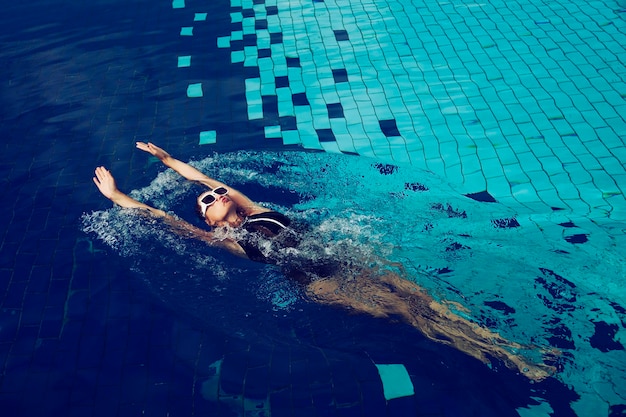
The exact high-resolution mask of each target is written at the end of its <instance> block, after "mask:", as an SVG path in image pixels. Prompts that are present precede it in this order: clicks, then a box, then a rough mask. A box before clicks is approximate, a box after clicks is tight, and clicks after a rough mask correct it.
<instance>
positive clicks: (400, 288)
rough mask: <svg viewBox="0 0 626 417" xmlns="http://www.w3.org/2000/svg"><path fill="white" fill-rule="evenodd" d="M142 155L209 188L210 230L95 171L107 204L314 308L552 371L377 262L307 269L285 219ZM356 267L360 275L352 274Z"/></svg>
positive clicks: (165, 156) (158, 152) (176, 165)
mask: <svg viewBox="0 0 626 417" xmlns="http://www.w3.org/2000/svg"><path fill="white" fill-rule="evenodd" d="M137 148H138V149H140V150H143V151H145V152H147V153H150V154H151V155H153V156H155V157H157V158H158V159H159V160H160V161H161V162H163V164H164V165H165V166H166V167H168V168H171V169H173V170H174V171H176V172H177V173H178V174H180V175H181V176H183V177H184V178H186V179H187V180H189V181H193V182H195V183H198V184H201V185H203V186H205V187H207V190H206V191H205V192H203V193H202V194H200V195H199V196H198V197H197V199H196V211H197V212H198V215H199V216H200V218H201V219H202V220H203V221H204V222H205V223H206V224H207V225H208V226H209V227H211V230H204V229H201V228H199V227H196V226H193V225H192V224H190V223H188V222H186V221H184V220H182V219H179V218H178V217H175V216H173V215H171V214H168V213H166V212H165V211H163V210H159V209H156V208H153V207H151V206H149V205H147V204H145V203H142V202H140V201H138V200H136V199H134V198H132V197H130V196H128V195H126V194H124V193H123V192H121V191H120V190H119V189H118V188H117V186H116V183H115V179H114V178H113V176H112V175H111V173H110V172H109V171H108V170H107V169H106V168H104V167H98V168H96V170H95V177H94V178H93V181H94V183H95V184H96V186H97V187H98V189H99V190H100V192H101V193H102V194H103V195H104V196H105V197H107V198H109V199H110V200H111V201H113V202H114V203H115V204H117V205H119V206H120V207H122V208H130V209H139V210H143V211H145V212H146V213H148V214H149V215H151V216H155V217H157V218H161V219H162V220H163V221H164V222H165V223H166V224H167V225H169V227H171V228H172V230H173V231H174V232H176V233H177V234H180V235H183V236H185V237H187V238H194V239H198V240H200V241H202V242H205V243H206V244H208V245H210V246H215V247H219V248H222V249H226V250H228V251H229V252H231V253H233V254H235V255H237V256H239V257H242V258H247V259H249V260H252V261H255V262H262V263H267V264H274V265H278V266H279V267H281V269H282V270H283V271H284V272H285V274H286V275H287V276H288V277H291V278H292V279H293V280H295V281H297V282H299V283H300V284H301V285H303V286H304V287H305V288H306V293H307V294H308V295H309V299H310V300H312V301H316V302H319V303H322V304H329V305H335V306H341V307H342V308H348V309H352V310H354V311H358V312H362V313H367V314H370V315H373V316H376V317H390V316H399V317H402V318H403V320H404V321H406V322H407V323H409V324H410V325H412V326H413V327H415V328H417V329H418V330H420V331H421V332H422V333H423V334H424V335H425V336H426V337H428V338H429V339H431V340H433V341H436V342H438V343H443V344H446V345H450V346H453V347H455V348H457V349H459V350H461V351H463V352H465V353H466V354H468V355H470V356H472V357H474V358H476V359H478V360H480V361H482V362H484V363H488V362H489V357H490V356H493V357H495V358H497V359H499V360H501V361H502V362H503V363H504V364H505V365H506V366H507V367H508V368H510V369H511V370H514V371H517V372H520V373H521V374H523V375H525V376H526V377H527V378H529V379H532V380H536V381H539V380H542V379H545V378H546V377H548V376H549V375H551V373H553V371H554V369H553V368H551V367H550V366H548V365H545V364H543V363H541V364H533V363H531V362H530V361H528V360H527V359H526V358H524V357H522V356H521V355H519V354H517V353H515V351H518V350H523V349H532V347H528V346H522V345H520V344H517V343H514V342H510V341H507V340H505V339H504V338H502V337H501V336H500V335H498V334H497V333H494V332H492V331H490V330H489V329H486V328H484V327H481V326H479V325H478V324H476V323H473V322H471V321H470V320H467V319H465V318H462V317H460V316H458V315H457V314H455V313H454V312H453V311H451V310H450V309H449V308H448V307H446V306H445V305H444V304H442V303H440V302H437V301H435V300H434V299H433V298H432V297H430V296H429V295H428V294H427V293H426V291H425V290H424V289H423V288H421V287H419V286H417V285H416V284H414V283H412V282H409V281H407V280H405V279H403V278H402V277H400V276H399V275H397V274H395V273H393V272H392V271H391V270H389V269H384V268H382V269H381V268H378V267H376V266H374V267H371V266H370V265H372V264H374V265H384V264H385V262H384V260H380V259H374V262H373V263H372V260H373V259H351V260H349V259H336V258H332V257H327V256H321V257H310V258H309V259H308V260H307V261H306V262H302V257H300V258H299V259H300V260H299V261H298V262H296V258H292V257H290V256H288V254H293V251H290V249H297V248H298V246H299V245H300V243H301V239H300V238H299V234H300V232H299V231H298V230H297V229H295V228H294V227H293V226H292V222H291V220H290V219H289V218H288V217H287V216H285V215H284V214H282V213H279V212H276V211H273V210H270V209H268V208H265V207H263V206H261V205H260V204H257V203H255V202H253V201H252V200H251V199H250V198H248V197H247V196H246V195H244V194H243V193H241V192H240V191H238V190H236V189H234V188H232V187H230V186H228V185H226V184H224V183H222V182H221V181H218V180H216V179H214V178H211V177H209V176H207V175H206V174H204V173H202V172H201V171H199V170H198V169H196V168H194V167H193V166H191V165H189V164H187V163H185V162H182V161H180V160H178V159H175V158H173V157H172V156H171V155H170V154H169V153H167V152H166V151H165V150H163V149H161V148H159V147H158V146H156V145H154V144H152V143H143V142H137ZM224 231H230V232H227V233H224ZM348 264H349V265H350V267H348ZM354 265H358V267H356V268H354Z"/></svg>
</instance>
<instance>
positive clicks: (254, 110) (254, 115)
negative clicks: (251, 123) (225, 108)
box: [248, 99, 263, 120]
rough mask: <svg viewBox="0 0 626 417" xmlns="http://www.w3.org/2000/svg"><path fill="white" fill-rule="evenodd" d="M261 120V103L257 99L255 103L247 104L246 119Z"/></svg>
mask: <svg viewBox="0 0 626 417" xmlns="http://www.w3.org/2000/svg"><path fill="white" fill-rule="evenodd" d="M262 118H263V103H262V102H261V100H260V99H259V100H258V101H257V102H254V103H252V104H251V103H248V119H250V120H259V119H262Z"/></svg>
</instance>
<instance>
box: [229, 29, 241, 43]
mask: <svg viewBox="0 0 626 417" xmlns="http://www.w3.org/2000/svg"><path fill="white" fill-rule="evenodd" d="M230 40H231V41H242V40H243V32H242V31H240V30H236V31H234V32H232V33H231V34H230Z"/></svg>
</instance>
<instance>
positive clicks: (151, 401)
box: [144, 384, 193, 417]
mask: <svg viewBox="0 0 626 417" xmlns="http://www.w3.org/2000/svg"><path fill="white" fill-rule="evenodd" d="M169 395H170V387H169V386H168V385H165V384H160V385H155V384H150V388H149V392H148V393H147V395H146V400H145V409H144V415H146V416H164V417H165V416H167V414H168V412H167V409H168V396H169ZM190 415H193V414H190Z"/></svg>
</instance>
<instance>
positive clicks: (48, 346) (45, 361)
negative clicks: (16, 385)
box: [32, 339, 59, 369]
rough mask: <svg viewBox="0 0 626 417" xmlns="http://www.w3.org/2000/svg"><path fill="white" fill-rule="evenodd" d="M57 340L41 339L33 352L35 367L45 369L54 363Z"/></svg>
mask: <svg viewBox="0 0 626 417" xmlns="http://www.w3.org/2000/svg"><path fill="white" fill-rule="evenodd" d="M58 346H59V342H58V341H57V340H54V339H48V340H42V341H41V342H40V343H39V346H38V347H37V349H36V350H35V351H34V353H33V362H32V363H33V366H34V368H37V369H46V368H47V367H49V366H50V365H51V364H53V363H54V359H55V357H56V354H57V349H58Z"/></svg>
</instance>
